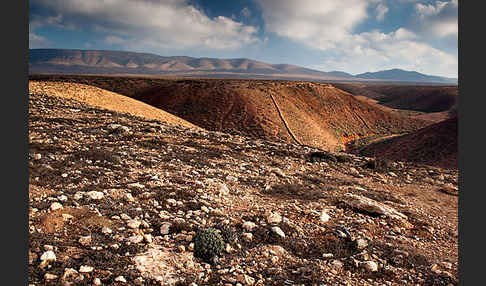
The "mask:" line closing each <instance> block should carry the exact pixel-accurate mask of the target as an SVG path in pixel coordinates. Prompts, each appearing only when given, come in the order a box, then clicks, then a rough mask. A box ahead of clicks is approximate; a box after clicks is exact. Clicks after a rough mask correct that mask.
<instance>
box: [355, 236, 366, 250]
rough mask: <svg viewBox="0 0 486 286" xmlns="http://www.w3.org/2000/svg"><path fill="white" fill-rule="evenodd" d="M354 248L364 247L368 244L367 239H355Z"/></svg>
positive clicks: (360, 248)
mask: <svg viewBox="0 0 486 286" xmlns="http://www.w3.org/2000/svg"><path fill="white" fill-rule="evenodd" d="M355 243H356V248H357V249H359V250H362V249H365V248H366V247H367V246H368V241H366V239H363V238H358V239H357V240H356V241H355Z"/></svg>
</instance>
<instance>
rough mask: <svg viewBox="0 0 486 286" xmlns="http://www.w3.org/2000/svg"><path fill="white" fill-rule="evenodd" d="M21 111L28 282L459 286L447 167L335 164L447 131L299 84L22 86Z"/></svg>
mask: <svg viewBox="0 0 486 286" xmlns="http://www.w3.org/2000/svg"><path fill="white" fill-rule="evenodd" d="M174 91H177V92H174ZM210 91H211V92H210ZM28 97H29V233H30V234H29V283H30V284H32V285H192V286H195V285H417V284H418V285H457V284H458V281H459V277H458V248H457V247H458V205H457V203H458V195H459V190H458V170H457V168H454V167H450V166H447V168H443V167H440V166H431V165H428V164H426V163H427V162H426V163H424V162H407V160H403V161H402V159H394V160H386V159H385V158H380V157H378V156H376V157H373V156H371V155H367V156H364V155H362V154H349V153H345V152H341V151H344V150H343V148H342V146H345V144H346V143H347V142H348V141H349V140H350V139H349V138H354V139H356V138H358V139H364V138H367V137H369V136H371V137H373V136H375V137H376V136H377V135H378V138H383V137H387V136H388V137H396V138H401V136H399V135H400V134H401V133H408V134H407V135H404V136H413V134H419V135H420V134H421V133H420V132H425V133H424V134H436V135H437V134H439V133H441V132H442V131H441V130H442V129H441V128H444V127H443V124H445V123H443V124H441V123H439V125H435V124H434V122H433V121H431V120H424V119H417V118H414V117H413V116H406V115H404V114H399V112H396V113H393V112H389V108H391V107H388V106H381V105H379V104H378V103H369V102H368V103H367V102H366V100H364V99H363V100H360V99H357V98H356V96H355V95H352V94H351V93H348V92H345V91H342V90H341V89H339V88H338V87H336V86H333V85H330V84H324V83H309V82H290V81H261V80H260V81H250V80H246V81H245V80H196V79H191V80H187V79H171V80H169V79H158V78H142V77H129V78H127V77H102V76H91V77H88V76H55V77H54V76H37V77H33V76H31V77H30V80H29V95H28ZM380 106H381V107H380ZM185 108H186V109H185ZM448 124H449V123H448ZM451 124H454V123H453V122H452V123H451ZM450 127H451V126H449V125H448V126H446V127H445V128H446V129H447V130H448V131H451V133H448V134H446V135H447V136H448V137H450V136H453V130H452V129H451V128H450ZM424 130H425V131H424ZM272 132H274V133H272ZM316 136H318V137H317V139H315V138H316ZM319 136H320V137H319ZM353 136H354V137H353ZM424 136H425V135H424ZM424 136H422V137H420V138H424ZM456 137H457V136H456ZM406 138H408V139H407V144H412V143H413V142H414V141H417V138H418V137H406ZM312 140H315V141H312ZM367 146H368V145H366V146H363V147H367ZM369 146H372V145H369ZM451 146H453V147H454V145H451ZM419 147H420V146H419ZM456 147H457V146H456ZM385 149H386V148H385ZM377 150H378V149H377ZM380 150H382V149H380ZM456 150H457V149H456ZM453 152H454V150H451V151H450V152H449V153H453ZM375 153H378V152H377V151H375ZM456 154H457V153H456ZM439 155H440V154H439ZM446 155H447V154H446ZM444 158H446V159H447V157H444ZM405 159H407V158H405ZM435 159H437V158H435V157H434V160H435ZM412 161H413V160H412ZM449 167H450V168H449ZM207 228H214V229H217V230H218V232H219V233H220V234H221V236H222V239H223V240H224V250H223V251H222V252H221V253H219V254H218V255H217V256H215V257H213V258H212V259H211V260H205V259H202V258H201V257H198V256H195V247H197V245H195V237H196V236H197V235H198V233H200V232H201V231H202V230H203V229H207Z"/></svg>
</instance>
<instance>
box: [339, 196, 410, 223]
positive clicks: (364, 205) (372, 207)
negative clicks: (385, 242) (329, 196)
mask: <svg viewBox="0 0 486 286" xmlns="http://www.w3.org/2000/svg"><path fill="white" fill-rule="evenodd" d="M344 198H345V200H344V203H346V204H347V205H349V206H351V207H353V208H356V209H360V210H363V211H366V212H369V213H374V214H379V215H385V216H388V217H391V218H397V219H405V220H406V219H408V218H407V216H406V215H404V214H402V213H400V212H398V211H397V210H395V209H394V208H392V207H390V206H387V205H385V204H382V203H380V202H377V201H375V200H372V199H370V198H367V197H363V196H358V195H354V194H350V193H348V194H346V195H344Z"/></svg>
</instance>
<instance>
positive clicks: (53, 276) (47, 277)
mask: <svg viewBox="0 0 486 286" xmlns="http://www.w3.org/2000/svg"><path fill="white" fill-rule="evenodd" d="M57 277H58V276H57V275H54V274H51V273H46V274H44V279H46V280H54V279H57Z"/></svg>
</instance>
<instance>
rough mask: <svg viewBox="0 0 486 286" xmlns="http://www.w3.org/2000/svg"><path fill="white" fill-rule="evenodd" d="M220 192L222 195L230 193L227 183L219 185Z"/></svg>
mask: <svg viewBox="0 0 486 286" xmlns="http://www.w3.org/2000/svg"><path fill="white" fill-rule="evenodd" d="M219 194H220V195H227V194H229V189H228V187H227V186H226V184H221V185H220V186H219Z"/></svg>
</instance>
